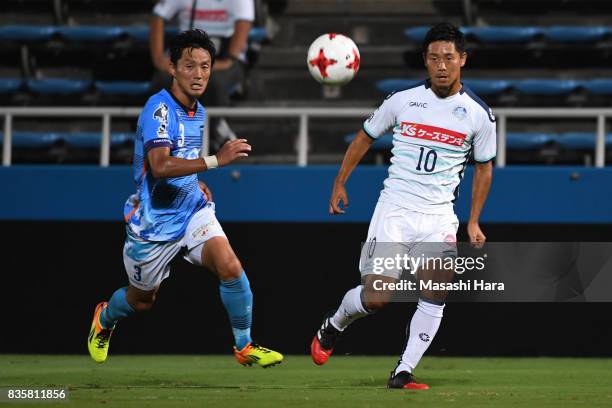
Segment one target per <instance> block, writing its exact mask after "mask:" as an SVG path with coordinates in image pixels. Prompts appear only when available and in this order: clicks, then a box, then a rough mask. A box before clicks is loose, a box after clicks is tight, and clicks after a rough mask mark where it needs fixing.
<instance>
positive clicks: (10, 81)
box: [0, 78, 23, 93]
mask: <svg viewBox="0 0 612 408" xmlns="http://www.w3.org/2000/svg"><path fill="white" fill-rule="evenodd" d="M22 85H23V80H22V79H20V78H0V93H11V92H15V91H17V90H18V89H19V88H21V86H22Z"/></svg>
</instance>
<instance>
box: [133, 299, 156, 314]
mask: <svg viewBox="0 0 612 408" xmlns="http://www.w3.org/2000/svg"><path fill="white" fill-rule="evenodd" d="M154 303H155V300H154V299H151V300H146V301H142V300H139V301H137V302H136V304H134V305H132V307H133V308H134V310H135V311H137V312H139V313H141V312H148V311H149V310H151V308H152V307H153V304H154Z"/></svg>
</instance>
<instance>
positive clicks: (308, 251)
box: [0, 0, 612, 358]
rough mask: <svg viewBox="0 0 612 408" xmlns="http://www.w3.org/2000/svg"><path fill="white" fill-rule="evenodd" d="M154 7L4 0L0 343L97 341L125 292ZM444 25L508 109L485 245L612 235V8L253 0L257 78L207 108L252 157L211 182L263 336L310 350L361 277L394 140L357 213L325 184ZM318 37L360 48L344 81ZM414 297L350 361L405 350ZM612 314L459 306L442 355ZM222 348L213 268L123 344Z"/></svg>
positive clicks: (120, 350)
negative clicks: (316, 66)
mask: <svg viewBox="0 0 612 408" xmlns="http://www.w3.org/2000/svg"><path fill="white" fill-rule="evenodd" d="M153 4H154V3H153V2H152V1H151V0H130V1H125V0H53V1H50V0H3V1H2V2H0V105H1V106H0V121H2V127H0V130H2V137H1V138H0V140H1V141H2V144H3V147H2V149H3V155H2V160H3V166H2V168H1V169H0V182H1V184H2V200H0V225H1V228H2V234H3V236H4V244H3V245H2V251H1V252H2V258H1V261H0V269H1V270H2V272H3V273H2V284H1V285H0V292H1V296H0V305H1V306H0V308H1V310H3V311H4V313H3V316H4V319H3V320H4V321H3V324H2V326H3V329H2V330H1V331H0V333H1V334H0V353H48V354H55V353H61V354H84V353H86V349H85V335H86V332H87V330H88V327H89V323H90V315H91V312H92V310H93V307H94V305H95V304H96V302H97V301H99V300H100V299H103V298H106V297H108V296H109V295H110V294H111V293H112V291H113V290H114V289H115V288H116V287H118V286H119V285H122V284H125V275H124V270H123V263H122V258H121V249H122V246H123V239H124V227H123V224H122V208H123V202H124V200H125V198H126V197H127V196H128V195H129V194H130V193H131V192H132V191H133V185H132V181H131V167H130V166H129V164H130V162H131V158H132V141H133V138H134V132H135V126H136V116H137V113H138V111H139V109H140V108H141V106H142V105H143V103H144V102H145V101H146V99H147V98H148V96H149V95H150V89H149V87H150V80H151V76H152V74H153V67H152V64H151V62H150V57H149V50H148V28H147V24H148V19H149V16H150V13H151V9H152V7H153ZM442 20H448V21H451V22H453V23H455V24H457V25H460V26H462V27H464V30H465V33H466V34H467V36H468V40H469V58H468V63H467V66H466V69H465V70H464V73H463V76H464V79H465V82H466V83H467V84H468V85H469V86H471V87H472V89H473V90H474V91H475V92H476V93H477V94H478V95H480V96H481V97H482V98H483V99H484V100H485V101H486V102H487V103H488V104H489V105H490V106H492V107H493V109H494V111H495V113H496V115H497V118H498V122H497V123H498V135H499V149H500V150H499V153H498V158H497V161H496V163H495V166H496V168H495V174H494V181H493V187H492V191H491V194H490V196H489V200H488V202H487V205H486V207H485V211H484V213H483V218H482V222H483V225H484V228H483V229H484V231H485V233H486V234H487V235H488V238H489V240H492V241H553V242H554V241H561V242H564V241H568V242H573V241H608V240H609V239H610V232H611V231H612V228H611V227H612V206H611V202H612V171H611V170H612V169H611V167H610V166H609V164H610V162H611V160H612V131H609V130H608V129H609V120H610V116H612V108H611V105H612V70H611V69H610V67H611V66H612V2H609V1H605V0H601V1H596V0H584V1H583V0H580V1H579V0H546V1H544V0H539V1H538V0H529V1H526V0H525V1H523V0H463V1H459V0H456V1H453V0H412V1H399V0H378V1H367V0H337V1H335V0H311V1H299V0H287V1H280V0H279V1H276V0H268V1H265V0H260V1H258V2H257V21H256V23H255V27H254V28H253V30H252V32H251V36H250V40H249V42H250V50H249V57H250V59H249V61H250V64H249V72H248V79H247V81H245V83H244V84H243V86H241V87H239V88H238V89H236V90H235V92H234V95H233V100H234V104H235V105H234V106H233V107H229V108H215V109H210V113H211V114H213V115H220V114H223V115H225V116H226V117H228V118H229V120H230V122H231V125H232V127H233V129H234V131H235V132H236V133H238V134H239V135H240V136H241V137H245V138H247V139H249V141H250V142H251V143H252V144H253V146H254V149H255V152H256V153H255V154H253V155H252V156H251V157H249V158H248V160H245V162H244V163H243V164H241V165H237V166H231V167H229V168H224V169H220V170H218V171H215V172H211V173H210V174H203V175H202V176H201V177H202V179H203V180H205V181H206V182H207V183H209V185H210V186H211V188H212V190H213V193H214V195H215V201H216V202H217V209H218V216H219V219H220V220H221V222H222V223H223V225H224V228H225V230H226V232H227V234H228V236H229V237H230V240H231V242H232V243H233V246H234V248H235V249H236V251H237V253H238V255H239V257H240V258H241V260H242V261H243V263H244V264H245V266H246V270H247V271H248V273H249V276H250V278H251V282H252V286H253V289H254V293H255V304H256V308H255V315H254V322H255V326H254V327H255V329H254V333H255V337H256V338H257V339H259V340H260V341H261V342H262V343H264V344H270V345H271V346H274V347H276V348H278V349H279V350H281V351H283V352H285V353H288V354H305V353H306V352H307V350H308V345H309V342H310V340H311V338H312V335H313V333H314V329H315V328H316V327H317V326H318V324H319V319H320V316H321V315H322V314H323V313H324V312H325V311H327V310H328V309H330V308H332V307H335V306H336V302H337V301H338V299H340V296H341V295H342V294H343V293H344V291H345V290H346V289H347V288H349V287H352V286H354V284H356V283H357V282H358V279H359V275H358V273H357V261H358V254H359V248H360V242H361V240H362V239H363V238H364V237H365V234H366V231H367V223H368V221H369V218H370V215H371V213H372V210H373V208H374V205H375V203H376V200H377V196H378V192H379V191H380V189H381V187H382V180H383V179H384V177H385V175H386V168H387V167H386V166H387V162H388V157H389V146H390V142H389V141H385V140H382V141H380V142H377V144H376V145H375V147H374V148H373V150H372V151H371V152H370V153H368V155H367V156H366V158H365V160H364V163H363V166H361V167H360V168H359V169H358V170H357V171H356V173H355V174H354V176H353V177H352V179H351V181H350V182H349V196H350V198H351V208H350V211H349V213H348V214H347V215H346V216H344V217H338V218H334V219H332V218H330V217H329V216H328V215H327V213H326V211H327V199H328V194H329V191H330V187H331V183H332V181H333V178H334V176H335V172H336V170H337V167H338V165H339V163H340V161H341V158H342V155H343V152H344V150H345V148H346V146H347V143H348V141H349V140H350V138H351V137H352V135H353V134H354V132H355V131H356V130H357V129H359V127H360V126H361V123H362V121H363V119H364V118H365V117H367V115H368V112H370V111H371V110H372V109H373V108H374V107H375V106H376V105H377V104H379V103H380V102H381V101H382V99H383V98H384V96H385V95H386V94H387V93H389V92H390V91H392V90H394V89H398V88H402V87H403V86H405V84H410V83H411V82H413V81H416V80H418V79H421V78H422V77H423V76H424V75H425V70H424V69H423V67H422V62H421V57H420V40H421V39H422V37H423V35H424V32H425V29H426V28H424V27H427V26H428V24H431V23H435V22H438V21H442ZM324 32H342V33H345V34H347V35H349V36H351V37H352V38H353V39H354V40H355V42H356V43H357V44H358V45H359V47H360V51H361V56H362V65H361V69H360V71H359V73H358V75H357V77H356V78H355V79H354V80H353V81H352V82H351V83H349V84H348V85H346V86H344V87H342V88H323V87H321V86H320V85H319V84H317V83H316V82H315V81H314V80H312V79H311V78H310V77H309V74H308V71H307V69H306V66H305V56H306V49H307V47H308V45H309V44H310V42H311V41H312V40H313V39H314V38H316V37H317V36H318V35H320V34H321V33H324ZM175 33H176V29H174V28H172V27H169V28H168V30H167V35H168V37H171V36H172V35H174V34H175ZM470 179H471V173H470V172H469V171H468V174H467V175H466V178H465V179H464V182H463V184H462V187H461V198H460V200H459V202H458V204H457V210H458V213H459V215H460V219H461V220H462V221H465V220H466V217H467V214H468V210H469V199H470V186H471V184H470ZM460 236H461V237H462V238H463V239H465V236H466V234H465V230H464V228H461V229H460ZM590 283H591V282H582V285H583V287H585V288H586V287H588V286H589V285H590ZM412 311H413V306H412V305H406V304H396V305H393V306H392V307H390V309H389V310H388V311H386V312H384V313H381V314H379V315H378V316H376V317H375V318H371V319H367V320H364V321H363V322H360V323H359V324H356V325H355V326H354V327H352V328H351V333H350V335H349V336H347V338H346V339H345V341H343V342H342V344H341V345H340V346H339V347H338V350H337V353H338V354H344V353H349V354H383V355H395V354H397V353H398V352H399V351H400V350H401V348H402V346H403V342H404V330H405V322H406V321H407V320H408V319H409V318H410V316H411V313H412ZM611 312H612V307H611V306H610V304H609V303H584V302H564V303H539V304H538V303H513V304H509V303H494V304H486V305H485V304H467V303H466V304H451V305H450V306H449V307H448V308H447V312H446V314H445V318H444V322H443V324H442V327H441V330H440V332H439V333H438V335H437V337H436V338H435V341H434V342H433V344H432V346H431V347H430V349H429V353H430V354H432V355H439V356H458V355H461V356H487V355H495V356H541V355H548V356H611V355H612V351H611V350H612V349H611V348H610V344H612V317H611V316H612V313H611ZM41 333H47V334H46V335H44V341H41ZM152 335H154V338H155V341H150V338H151V336H152ZM229 344H231V335H230V330H229V326H228V323H227V322H226V316H225V312H224V310H223V309H222V306H221V304H220V302H219V301H218V292H217V285H216V283H215V279H214V278H213V277H212V276H210V275H208V274H203V273H198V270H197V269H196V268H194V267H191V266H190V265H187V264H185V263H184V262H177V263H176V264H175V265H174V273H173V275H172V277H171V278H170V279H168V280H167V281H166V282H165V284H164V287H163V290H162V291H161V292H160V295H159V300H158V303H157V305H156V307H155V308H154V309H153V311H152V312H150V313H148V314H146V315H142V316H138V317H135V318H132V319H130V321H129V322H128V321H126V322H124V323H122V324H121V326H120V328H119V330H118V332H117V334H116V336H115V337H114V338H113V344H112V347H111V354H116V355H119V354H139V353H192V354H210V353H217V354H227V355H228V358H230V357H229V347H228V345H229ZM111 358H112V357H111Z"/></svg>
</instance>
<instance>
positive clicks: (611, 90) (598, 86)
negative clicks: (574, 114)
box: [582, 78, 612, 95]
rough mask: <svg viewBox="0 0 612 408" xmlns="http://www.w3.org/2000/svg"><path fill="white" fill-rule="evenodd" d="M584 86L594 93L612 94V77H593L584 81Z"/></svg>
mask: <svg viewBox="0 0 612 408" xmlns="http://www.w3.org/2000/svg"><path fill="white" fill-rule="evenodd" d="M582 86H583V87H584V89H586V90H587V91H588V92H590V93H592V94H594V95H612V78H606V79H591V80H590V81H584V82H583V83H582Z"/></svg>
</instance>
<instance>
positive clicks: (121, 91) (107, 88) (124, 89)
mask: <svg viewBox="0 0 612 408" xmlns="http://www.w3.org/2000/svg"><path fill="white" fill-rule="evenodd" d="M95 86H96V89H97V90H98V91H100V93H103V94H108V95H145V94H148V93H149V92H150V90H151V82H149V81H96V82H95Z"/></svg>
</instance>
